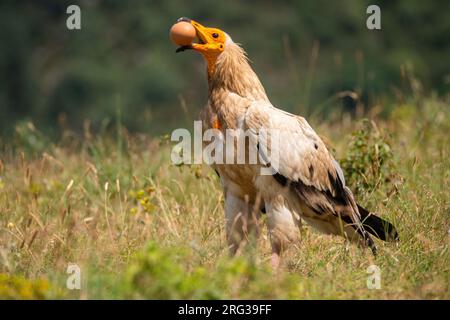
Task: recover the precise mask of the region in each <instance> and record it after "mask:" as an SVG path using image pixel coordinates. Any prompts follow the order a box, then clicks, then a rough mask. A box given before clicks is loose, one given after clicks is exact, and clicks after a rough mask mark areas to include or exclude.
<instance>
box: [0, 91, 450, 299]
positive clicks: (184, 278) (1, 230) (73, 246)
mask: <svg viewBox="0 0 450 320" xmlns="http://www.w3.org/2000/svg"><path fill="white" fill-rule="evenodd" d="M334 118H335V119H334V120H329V121H326V122H320V121H317V120H315V119H312V120H311V121H310V122H311V123H312V125H313V126H314V127H315V128H316V130H317V131H318V133H320V134H321V135H322V136H324V137H327V138H328V139H329V143H330V144H331V146H332V147H333V149H334V153H335V155H336V157H337V159H340V161H341V163H342V164H343V167H344V168H345V171H346V173H347V176H348V180H349V183H350V185H351V186H352V188H353V189H354V190H356V192H357V198H358V200H359V202H361V203H362V204H364V205H365V206H366V207H368V208H369V209H371V210H372V211H375V212H377V213H378V214H379V215H380V216H383V217H385V218H386V219H388V220H389V221H391V222H393V223H394V224H395V225H396V226H397V227H398V230H399V233H400V237H401V241H400V243H399V244H398V245H397V244H392V243H388V244H385V243H382V242H380V241H377V244H378V246H379V255H378V256H377V257H373V256H372V255H371V253H370V251H369V250H363V249H360V248H358V247H356V246H353V245H348V244H347V243H346V241H345V239H343V238H339V237H332V236H326V235H321V234H318V233H317V232H315V231H314V230H312V229H311V228H309V227H307V226H303V227H302V230H301V242H299V243H298V244H295V245H293V246H292V248H291V249H290V250H289V251H288V252H287V254H286V256H285V259H284V262H283V265H282V270H281V271H279V272H278V273H277V274H273V272H272V271H271V268H270V246H269V241H268V238H267V231H266V229H263V232H262V236H261V238H260V239H259V242H258V248H257V250H254V249H251V248H249V249H248V250H246V251H245V252H243V253H242V254H241V255H240V256H239V257H237V258H234V259H231V258H229V257H228V254H227V248H226V241H225V234H224V213H223V196H222V194H221V190H220V186H219V181H218V178H217V177H216V175H215V173H214V172H213V171H212V170H211V169H209V168H207V167H206V166H205V167H203V166H180V167H177V166H173V165H171V164H170V160H169V159H170V143H169V142H168V141H167V139H165V138H162V139H156V138H150V137H148V136H145V135H130V134H128V133H127V131H126V130H124V129H123V128H120V127H119V128H117V130H116V131H117V132H113V133H109V134H97V135H94V134H91V133H90V132H89V131H88V130H86V132H85V133H84V135H82V137H80V136H79V135H75V134H73V133H71V132H70V131H68V130H66V131H64V132H63V134H62V135H61V138H60V139H59V141H58V142H57V143H52V142H50V140H49V139H48V138H46V136H45V135H44V134H42V133H41V132H40V131H39V130H38V129H36V128H34V126H33V125H32V124H29V123H28V124H27V123H23V124H21V125H19V126H18V127H17V128H16V135H15V138H14V139H13V140H11V141H2V142H1V143H2V145H1V153H0V298H17V299H27V298H62V299H64V298H75V299H78V298H81V299H93V298H100V299H107V298H113V299H122V298H169V299H171V298H188V299H189V298H201V299H203V298H250V299H253V298H269V299H272V298H274V299H280V298H288V299H324V298H327V299H341V298H348V299H402V298H406V299H423V298H427V299H428V298H430V299H449V298H450V286H449V284H450V272H449V271H450V264H449V241H450V211H449V205H450V203H449V200H450V197H449V182H450V160H449V157H450V154H449V149H450V148H449V145H450V134H449V133H450V108H449V105H448V104H446V103H444V102H440V101H438V100H436V99H424V100H420V101H412V102H408V103H405V104H398V105H396V106H395V108H394V110H393V112H392V113H391V114H390V116H389V117H388V118H379V117H374V118H375V120H374V121H373V122H368V121H366V122H364V121H361V120H357V119H352V118H350V116H349V115H346V114H341V115H339V116H336V117H334ZM71 263H74V264H77V265H78V266H79V267H80V271H81V289H80V290H69V289H67V288H66V281H67V279H68V277H69V274H68V273H67V268H68V264H71ZM372 264H374V265H376V266H378V267H379V268H380V272H381V288H380V289H368V287H367V278H368V276H369V274H368V273H367V268H368V267H369V266H370V265H372Z"/></svg>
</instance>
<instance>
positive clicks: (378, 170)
mask: <svg viewBox="0 0 450 320" xmlns="http://www.w3.org/2000/svg"><path fill="white" fill-rule="evenodd" d="M391 159H392V149H391V147H390V145H389V143H388V140H387V138H386V137H385V136H384V135H383V134H382V133H381V132H380V130H379V129H378V127H377V125H376V124H375V122H374V121H370V120H368V119H364V120H362V121H361V128H360V129H358V130H356V131H354V132H353V133H352V135H351V140H350V143H349V145H348V148H347V154H346V157H345V158H344V159H342V160H341V162H340V163H341V167H342V169H343V170H344V175H345V178H346V183H347V184H348V185H349V186H350V188H351V189H352V190H353V191H354V193H355V194H364V193H367V192H368V193H370V192H372V191H373V190H374V189H376V188H377V187H378V186H379V185H380V184H385V183H387V182H388V177H389V176H390V175H391V173H392V170H393V168H392V165H393V164H392V162H391V161H390V160H391Z"/></svg>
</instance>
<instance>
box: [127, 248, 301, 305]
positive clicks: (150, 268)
mask: <svg viewBox="0 0 450 320" xmlns="http://www.w3.org/2000/svg"><path fill="white" fill-rule="evenodd" d="M195 260H196V257H195V253H194V251H193V250H192V249H191V248H189V247H185V246H182V247H180V246H178V247H161V246H160V245H158V244H157V243H156V242H154V241H152V242H150V243H149V244H147V246H146V248H145V249H144V250H142V251H141V252H139V253H138V254H137V255H136V257H135V259H134V261H133V262H132V263H131V264H130V266H129V267H128V270H127V275H126V278H125V279H126V280H125V285H124V286H123V287H125V288H127V289H126V293H125V296H127V297H129V298H139V299H142V298H145V299H226V298H227V297H228V298H229V297H234V296H239V297H241V298H252V297H254V296H255V295H256V296H258V297H264V298H274V297H275V291H274V287H275V286H278V285H280V284H281V285H283V286H284V289H285V293H284V294H286V295H287V296H289V294H290V291H291V290H293V291H295V290H297V289H298V288H297V285H296V281H298V279H296V278H295V277H292V276H290V275H288V274H286V275H284V276H283V277H280V278H277V277H275V275H274V274H272V272H271V271H270V270H269V269H268V266H267V265H265V266H264V265H258V264H256V262H255V261H254V260H253V259H251V258H250V257H245V256H241V257H236V258H222V259H220V260H219V261H218V263H217V264H216V265H213V266H211V265H210V266H202V265H195V264H193V261H195Z"/></svg>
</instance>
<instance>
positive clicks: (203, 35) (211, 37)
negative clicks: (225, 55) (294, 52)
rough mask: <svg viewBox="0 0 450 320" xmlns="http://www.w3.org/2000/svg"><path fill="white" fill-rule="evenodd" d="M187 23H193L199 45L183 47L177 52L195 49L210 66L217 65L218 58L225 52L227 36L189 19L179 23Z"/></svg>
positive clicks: (181, 19) (220, 31) (183, 19)
mask: <svg viewBox="0 0 450 320" xmlns="http://www.w3.org/2000/svg"><path fill="white" fill-rule="evenodd" d="M180 21H185V22H189V23H191V24H192V25H193V26H194V28H195V31H196V33H197V38H198V43H193V44H191V45H188V46H183V47H180V48H178V49H177V52H180V51H184V50H187V49H193V50H195V51H197V52H200V53H201V54H202V55H203V56H204V57H205V59H206V61H207V63H208V66H212V65H214V64H215V63H216V59H217V57H218V56H219V55H220V54H221V53H222V52H223V51H224V50H225V45H226V42H227V34H226V33H225V32H223V31H222V30H220V29H217V28H207V27H205V26H202V25H201V24H200V23H198V22H197V21H194V20H192V19H189V18H180V19H178V20H177V22H180Z"/></svg>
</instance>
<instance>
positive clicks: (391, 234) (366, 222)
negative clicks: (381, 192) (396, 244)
mask: <svg viewBox="0 0 450 320" xmlns="http://www.w3.org/2000/svg"><path fill="white" fill-rule="evenodd" d="M358 210H359V213H360V215H361V222H362V225H363V228H364V230H366V231H367V232H369V233H370V234H372V235H374V236H375V237H377V238H379V239H381V240H383V241H398V240H399V236H398V232H397V230H396V228H395V227H394V226H393V225H392V224H391V223H390V222H388V221H386V220H383V219H381V218H380V217H378V216H376V215H374V214H373V213H370V212H369V211H367V210H366V209H364V208H363V207H361V206H360V205H359V204H358Z"/></svg>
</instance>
